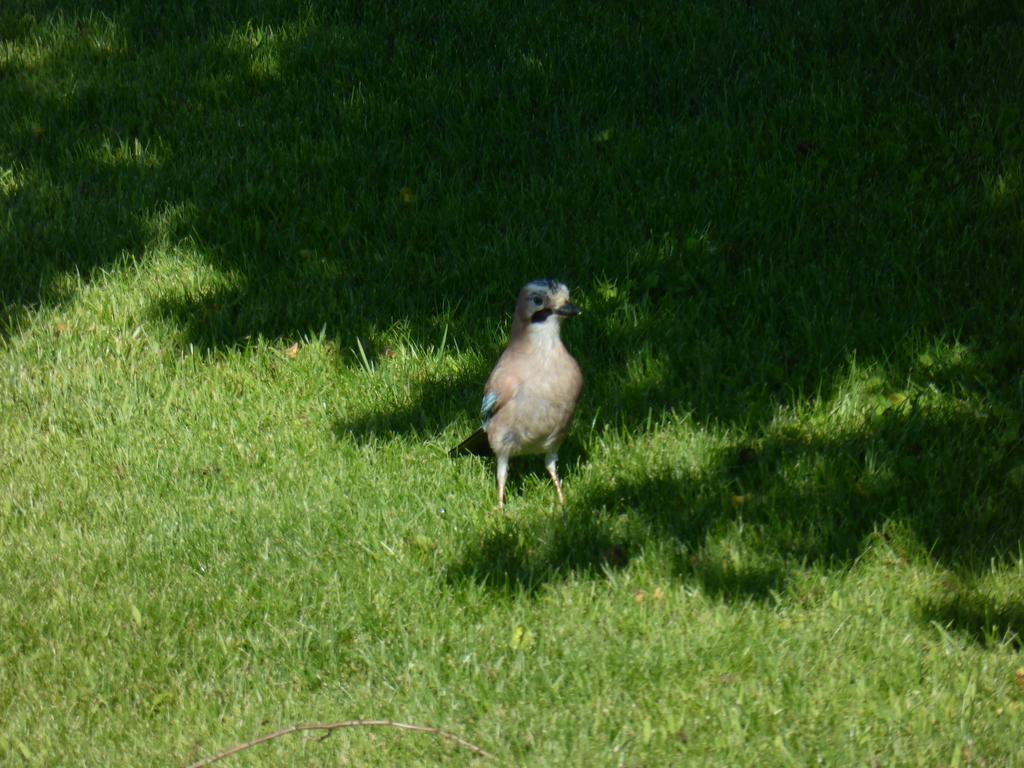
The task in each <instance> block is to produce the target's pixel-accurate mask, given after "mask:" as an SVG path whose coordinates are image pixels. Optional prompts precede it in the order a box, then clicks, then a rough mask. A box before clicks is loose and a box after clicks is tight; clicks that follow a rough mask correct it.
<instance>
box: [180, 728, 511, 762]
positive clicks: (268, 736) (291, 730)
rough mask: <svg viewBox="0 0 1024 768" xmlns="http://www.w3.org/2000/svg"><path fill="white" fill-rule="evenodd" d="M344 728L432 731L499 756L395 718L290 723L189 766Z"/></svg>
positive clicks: (483, 753) (477, 751)
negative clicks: (295, 736)
mask: <svg viewBox="0 0 1024 768" xmlns="http://www.w3.org/2000/svg"><path fill="white" fill-rule="evenodd" d="M342 728H397V729H398V730H401V731H416V732H417V733H431V734H433V735H435V736H440V737H441V738H442V739H447V740H448V741H454V742H455V743H456V744H458V745H459V746H460V747H465V748H466V749H468V750H469V751H470V752H473V753H474V754H477V755H479V756H480V757H486V758H489V759H491V760H495V759H497V758H495V757H494V755H492V754H491V753H490V752H487V751H485V750H483V749H481V748H480V747H478V746H477V745H476V744H471V743H470V742H468V741H466V740H465V739H464V738H462V737H461V736H459V735H457V734H454V733H451V732H449V731H442V730H441V729H440V728H434V727H433V726H431V725H412V724H411V723H396V722H395V721H394V720H342V721H341V722H337V723H300V724H299V725H290V726H288V727H287V728H282V729H281V730H280V731H274V732H273V733H268V734H266V735H265V736H260V737H259V738H256V739H253V740H252V741H245V742H242V743H241V744H236V745H235V746H233V747H231V748H230V749H225V750H224V751H223V752H218V753H217V754H216V755H211V756H210V757H204V758H203V759H202V760H200V761H198V762H196V763H192V764H191V765H190V766H189V767H188V768H202V767H203V766H206V765H211V764H213V763H216V762H219V761H221V760H223V759H225V758H227V757H231V756H232V755H237V754H238V753H239V752H244V751H245V750H247V749H252V748H253V747H255V746H257V745H258V744H263V743H264V742H267V741H272V740H274V739H277V738H280V737H281V736H287V735H288V734H289V733H298V732H300V731H324V735H323V736H321V737H320V739H319V741H323V740H324V739H326V738H327V737H328V736H330V735H331V734H332V733H334V732H335V731H338V730H341V729H342Z"/></svg>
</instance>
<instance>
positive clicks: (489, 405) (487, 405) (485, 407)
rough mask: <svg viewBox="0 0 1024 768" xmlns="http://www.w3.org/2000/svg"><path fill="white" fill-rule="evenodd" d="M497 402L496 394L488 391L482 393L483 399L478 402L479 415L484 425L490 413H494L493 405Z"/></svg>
mask: <svg viewBox="0 0 1024 768" xmlns="http://www.w3.org/2000/svg"><path fill="white" fill-rule="evenodd" d="M497 402H498V396H497V395H496V394H494V393H493V392H488V393H487V394H486V395H484V401H483V402H482V403H480V417H481V418H482V419H483V420H484V426H485V427H486V426H487V422H488V421H489V420H490V418H491V415H492V414H493V413H494V406H495V404H496V403H497Z"/></svg>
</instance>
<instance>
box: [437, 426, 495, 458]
mask: <svg viewBox="0 0 1024 768" xmlns="http://www.w3.org/2000/svg"><path fill="white" fill-rule="evenodd" d="M467 453H472V454H473V455H474V456H493V455H494V452H493V451H492V450H491V444H490V443H488V442H487V433H486V432H484V429H483V427H481V428H480V429H478V430H477V431H476V432H474V433H473V434H472V435H470V436H469V437H467V438H466V439H465V440H463V441H462V442H461V443H459V444H458V445H457V446H455V447H454V448H452V449H451V450H450V451H448V455H449V456H450V457H451V458H453V459H454V458H455V457H456V456H464V455H465V454H467Z"/></svg>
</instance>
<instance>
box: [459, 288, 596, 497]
mask: <svg viewBox="0 0 1024 768" xmlns="http://www.w3.org/2000/svg"><path fill="white" fill-rule="evenodd" d="M580 313H581V310H580V308H579V307H577V306H576V305H574V304H572V303H571V302H570V301H569V289H568V288H567V287H566V286H565V284H564V283H560V282H558V281H557V280H533V281H531V282H529V283H527V284H526V285H524V286H523V287H522V289H521V290H520V291H519V297H518V299H517V300H516V309H515V316H514V317H513V319H512V331H511V333H510V334H509V341H508V346H507V347H506V348H505V351H504V352H502V353H501V356H500V357H499V358H498V362H497V363H496V364H495V366H494V370H492V371H491V375H490V376H488V377H487V383H486V384H484V397H483V402H482V403H481V406H480V416H481V418H482V419H483V425H482V426H481V427H480V429H478V430H477V431H476V432H474V433H473V434H472V435H470V436H469V437H467V438H466V439H465V440H463V441H462V442H461V443H459V445H457V446H456V447H455V448H453V449H452V450H451V451H450V452H449V455H450V456H451V457H453V458H454V457H456V456H460V455H464V454H475V455H477V456H490V455H494V456H495V457H496V458H497V467H496V475H497V481H498V509H502V508H503V507H504V506H505V480H506V479H507V477H508V462H509V459H510V458H511V457H512V456H520V455H525V454H544V467H545V469H547V472H548V474H549V475H550V476H551V482H552V483H554V485H555V491H557V493H558V503H559V504H565V496H564V495H563V493H562V483H561V481H560V480H559V478H558V449H559V447H560V446H561V445H562V441H563V440H564V439H565V436H566V433H567V432H568V431H569V423H570V422H571V421H572V417H573V413H574V412H575V411H576V403H577V402H578V400H579V396H580V391H581V390H582V389H583V373H582V372H581V371H580V366H579V364H578V363H577V362H576V359H575V358H574V357H573V356H572V355H571V354H569V350H567V349H566V348H565V345H564V344H563V343H562V336H561V329H562V323H563V322H564V321H565V320H566V318H569V317H574V316H576V315H579V314H580Z"/></svg>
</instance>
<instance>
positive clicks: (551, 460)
mask: <svg viewBox="0 0 1024 768" xmlns="http://www.w3.org/2000/svg"><path fill="white" fill-rule="evenodd" d="M557 465H558V454H557V453H549V454H548V455H547V456H545V457H544V467H545V468H546V469H547V471H548V474H549V475H551V482H553V483H554V484H555V490H556V491H558V503H559V504H565V496H563V495H562V481H561V480H559V479H558V466H557Z"/></svg>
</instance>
